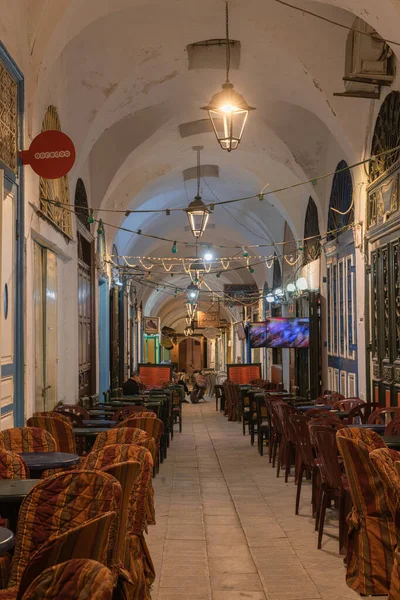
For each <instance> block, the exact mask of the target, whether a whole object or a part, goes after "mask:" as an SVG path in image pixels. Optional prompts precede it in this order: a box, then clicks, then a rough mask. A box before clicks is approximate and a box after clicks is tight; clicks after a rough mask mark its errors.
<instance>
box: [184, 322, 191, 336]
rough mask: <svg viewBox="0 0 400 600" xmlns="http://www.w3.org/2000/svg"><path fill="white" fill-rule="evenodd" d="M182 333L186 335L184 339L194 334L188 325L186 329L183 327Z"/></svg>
mask: <svg viewBox="0 0 400 600" xmlns="http://www.w3.org/2000/svg"><path fill="white" fill-rule="evenodd" d="M183 333H184V334H185V335H186V337H188V336H191V335H193V334H194V329H193V326H192V325H188V326H187V327H185V329H184V330H183Z"/></svg>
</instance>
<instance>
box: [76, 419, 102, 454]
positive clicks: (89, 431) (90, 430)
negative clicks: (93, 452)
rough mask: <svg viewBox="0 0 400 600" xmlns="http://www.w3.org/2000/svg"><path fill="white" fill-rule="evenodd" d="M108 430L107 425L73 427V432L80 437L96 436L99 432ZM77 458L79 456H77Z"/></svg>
mask: <svg viewBox="0 0 400 600" xmlns="http://www.w3.org/2000/svg"><path fill="white" fill-rule="evenodd" d="M104 431H110V428H109V427H74V434H75V435H76V436H80V437H96V435H98V434H99V433H103V432H104ZM78 458H79V457H78Z"/></svg>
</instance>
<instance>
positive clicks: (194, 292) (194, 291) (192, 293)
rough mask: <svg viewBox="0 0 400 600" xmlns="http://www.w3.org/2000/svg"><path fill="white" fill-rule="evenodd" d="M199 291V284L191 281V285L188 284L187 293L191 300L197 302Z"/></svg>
mask: <svg viewBox="0 0 400 600" xmlns="http://www.w3.org/2000/svg"><path fill="white" fill-rule="evenodd" d="M199 292H200V290H199V286H198V285H196V284H195V283H191V284H190V285H188V287H187V288H186V293H187V296H188V300H189V302H192V303H195V302H196V300H197V298H198V297H199Z"/></svg>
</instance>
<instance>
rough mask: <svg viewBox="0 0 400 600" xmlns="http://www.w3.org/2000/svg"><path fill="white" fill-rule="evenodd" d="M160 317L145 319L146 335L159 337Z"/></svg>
mask: <svg viewBox="0 0 400 600" xmlns="http://www.w3.org/2000/svg"><path fill="white" fill-rule="evenodd" d="M160 322H161V319H160V317H144V318H143V329H144V333H145V334H146V335H157V334H158V333H160Z"/></svg>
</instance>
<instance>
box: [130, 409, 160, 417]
mask: <svg viewBox="0 0 400 600" xmlns="http://www.w3.org/2000/svg"><path fill="white" fill-rule="evenodd" d="M146 418H149V419H157V415H156V413H155V412H154V411H153V410H147V411H146V410H145V411H143V412H139V413H137V415H135V419H146Z"/></svg>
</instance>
